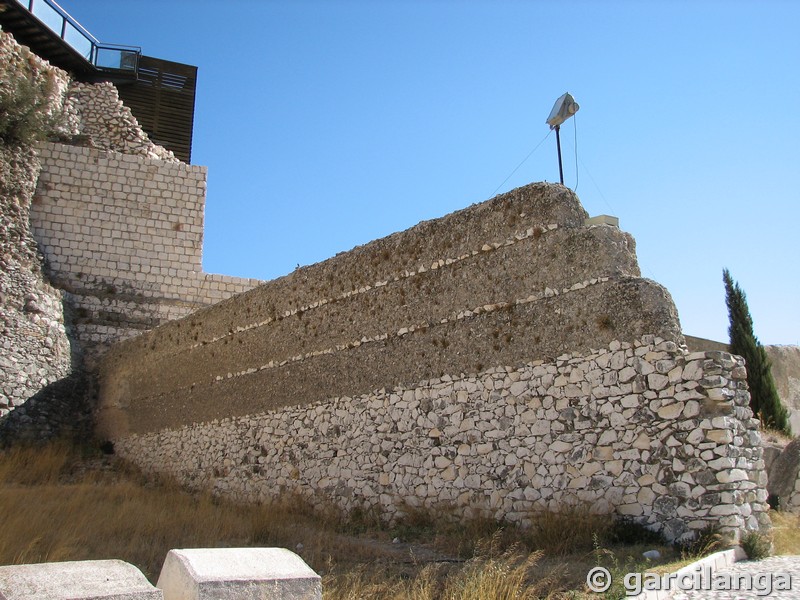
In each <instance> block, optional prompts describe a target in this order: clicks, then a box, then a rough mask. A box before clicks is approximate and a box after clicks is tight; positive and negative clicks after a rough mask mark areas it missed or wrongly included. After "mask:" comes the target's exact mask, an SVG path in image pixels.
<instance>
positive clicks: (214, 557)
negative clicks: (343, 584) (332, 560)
mask: <svg viewBox="0 0 800 600" xmlns="http://www.w3.org/2000/svg"><path fill="white" fill-rule="evenodd" d="M156 585H157V587H159V588H160V589H161V590H163V592H164V600H320V599H321V598H322V584H321V582H320V577H319V575H317V574H316V573H315V572H314V571H313V570H312V569H311V568H310V567H309V566H308V565H307V564H306V563H305V562H303V559H302V558H300V557H299V556H297V555H296V554H295V553H294V552H290V551H289V550H285V549H283V548H198V549H189V550H170V551H169V554H167V558H166V560H165V561H164V566H163V568H162V569H161V575H160V577H159V578H158V583H157V584H156Z"/></svg>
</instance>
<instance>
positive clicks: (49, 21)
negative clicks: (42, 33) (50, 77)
mask: <svg viewBox="0 0 800 600" xmlns="http://www.w3.org/2000/svg"><path fill="white" fill-rule="evenodd" d="M17 2H19V4H21V5H22V6H25V7H27V9H28V12H30V13H31V14H32V15H33V16H35V17H36V18H37V19H38V20H39V21H41V22H42V23H43V24H44V25H45V26H47V28H48V29H50V30H51V31H53V33H55V34H56V35H58V36H59V37H60V38H61V39H62V40H64V41H65V42H66V43H67V45H69V46H70V47H71V48H72V49H73V50H75V52H77V53H78V54H80V55H81V56H83V58H85V59H86V60H87V61H88V62H89V63H91V64H92V65H94V66H95V67H96V68H97V69H99V70H102V71H128V72H131V73H137V72H138V70H139V57H140V56H141V55H142V49H141V48H140V47H138V46H123V45H120V44H102V43H100V42H99V41H98V40H97V38H95V37H94V36H93V35H92V34H91V33H89V32H88V31H87V30H86V28H85V27H84V26H83V25H81V24H80V23H78V21H76V20H75V19H74V18H73V17H72V16H71V15H70V14H69V13H68V12H67V11H66V10H64V9H63V8H61V7H60V6H59V5H58V4H57V3H56V2H55V0H17Z"/></svg>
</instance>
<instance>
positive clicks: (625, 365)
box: [116, 336, 769, 540]
mask: <svg viewBox="0 0 800 600" xmlns="http://www.w3.org/2000/svg"><path fill="white" fill-rule="evenodd" d="M737 360H738V362H737ZM744 377H745V370H744V369H743V367H742V365H741V360H740V359H736V358H734V357H732V356H731V355H729V354H725V353H720V352H698V353H692V354H689V353H687V352H686V351H685V350H681V349H679V348H678V347H677V345H676V344H675V343H674V342H671V341H665V340H661V339H658V338H655V339H654V338H653V336H644V337H643V338H642V339H641V340H637V341H636V342H634V343H627V342H626V343H619V342H612V343H611V344H609V345H608V346H607V347H605V348H603V349H600V350H596V351H592V352H588V353H577V352H576V353H571V354H565V355H562V356H559V357H557V358H556V359H555V360H550V361H542V360H538V361H534V362H531V363H528V364H525V365H521V366H517V367H495V368H490V369H487V370H485V371H483V372H480V373H477V374H473V375H464V374H459V375H454V376H449V375H446V376H444V377H441V378H436V379H432V380H427V381H421V382H418V383H416V384H414V385H411V386H402V387H396V388H393V389H381V390H377V391H374V392H371V393H368V394H363V395H360V396H356V397H336V398H327V399H325V400H323V401H320V402H316V403H313V404H311V405H302V406H293V407H283V408H278V409H275V410H271V411H265V412H261V413H257V414H251V415H247V416H242V417H233V418H224V419H220V420H214V421H211V422H205V423H196V424H191V425H185V426H182V427H175V428H169V429H166V430H162V431H158V432H150V433H142V434H135V435H131V436H127V437H125V438H124V439H121V440H118V441H117V444H116V448H117V451H118V452H119V453H120V454H121V455H122V456H124V457H126V458H129V459H130V460H131V461H133V462H135V463H137V464H139V465H141V466H142V467H144V468H145V469H147V470H150V471H156V472H163V473H167V474H170V475H172V476H174V477H176V478H177V479H178V480H179V481H180V482H182V483H184V484H186V485H189V486H192V487H210V488H212V489H214V490H215V491H217V492H218V493H222V494H226V495H229V496H232V497H234V498H237V499H239V500H242V501H251V502H252V501H258V500H265V499H269V498H274V497H276V496H278V495H280V494H283V493H296V494H300V495H303V496H307V497H310V499H311V500H312V501H317V502H321V503H323V504H326V503H327V504H330V503H333V504H335V505H338V506H339V507H340V508H342V509H343V510H353V509H354V508H357V507H359V508H362V507H376V508H378V509H379V510H380V511H381V512H382V513H383V514H384V516H386V517H388V518H392V517H396V516H398V514H402V511H403V510H404V509H405V507H407V506H412V507H423V506H424V507H427V508H432V509H448V510H453V511H454V512H455V514H458V515H464V514H468V515H469V514H472V515H473V516H479V515H480V516H486V517H491V518H495V519H504V520H508V521H511V522H521V523H523V524H524V523H526V522H527V521H528V520H529V518H530V516H531V513H532V512H535V511H537V510H538V511H542V510H551V511H558V510H563V509H564V508H565V507H567V506H582V507H589V508H590V509H591V510H592V511H594V512H601V513H609V512H614V511H616V512H617V513H618V514H620V515H625V516H629V517H631V518H633V519H635V520H636V521H638V522H640V523H642V524H645V525H647V526H649V527H652V528H654V529H658V530H660V531H662V532H663V533H664V535H665V536H666V537H667V538H669V539H684V540H685V539H688V538H691V536H692V535H694V534H695V533H696V532H697V531H699V530H701V529H702V528H704V527H706V526H707V525H711V524H719V525H720V526H721V527H722V528H723V530H725V531H727V532H732V533H733V532H736V531H739V530H742V529H746V528H749V529H758V528H760V527H762V526H765V525H767V524H768V523H769V520H768V517H767V513H766V511H767V504H766V499H767V494H766V490H765V489H764V485H765V475H764V470H763V460H762V457H761V452H762V449H761V445H760V437H759V432H758V421H756V420H755V419H752V414H751V412H750V410H749V408H748V402H749V395H748V393H747V391H746V384H743V382H744Z"/></svg>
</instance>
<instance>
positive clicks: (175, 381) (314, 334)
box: [100, 184, 681, 437]
mask: <svg viewBox="0 0 800 600" xmlns="http://www.w3.org/2000/svg"><path fill="white" fill-rule="evenodd" d="M585 218H586V215H585V213H584V211H583V209H582V208H581V206H580V203H579V202H578V199H577V197H576V196H575V195H574V194H572V193H571V192H570V191H569V190H567V189H566V188H564V187H562V186H553V185H548V184H533V185H530V186H526V187H524V188H520V189H518V190H515V191H513V192H510V193H508V194H505V195H503V196H500V197H497V198H495V199H493V200H491V201H489V202H486V203H484V204H480V205H476V206H473V207H470V208H468V209H465V210H463V211H459V212H456V213H453V214H452V215H448V216H446V217H443V218H442V219H440V220H437V221H431V222H426V223H422V224H420V225H418V226H416V227H414V228H412V229H410V230H408V231H405V232H402V233H399V234H395V235H393V236H389V237H388V238H384V239H382V240H377V241H375V242H372V243H370V244H367V245H366V246H363V247H360V248H356V249H354V250H353V251H351V252H348V253H344V254H340V255H338V256H336V257H334V258H332V259H329V260H327V261H324V262H322V263H319V264H318V265H313V266H310V267H305V268H301V269H298V270H296V271H295V272H293V273H291V274H290V275H287V276H285V277H283V278H280V279H278V280H275V281H273V282H270V283H269V284H266V285H263V286H261V287H259V288H257V289H255V290H252V291H251V292H248V293H245V294H242V295H239V296H236V297H234V298H231V299H230V300H228V301H226V302H223V303H221V304H219V305H217V306H214V307H211V308H209V309H206V310H203V311H200V312H198V313H195V314H194V315H193V316H192V317H190V318H188V319H184V320H180V321H176V322H174V323H171V324H168V325H166V326H164V327H162V328H159V329H158V331H156V332H151V333H149V334H145V335H144V336H141V337H139V338H137V339H135V340H131V341H129V342H127V343H125V344H122V345H120V346H118V347H115V348H114V349H112V350H111V352H110V354H109V355H108V356H107V357H105V358H104V359H103V363H102V365H101V368H100V370H101V372H102V375H103V381H104V383H103V384H102V389H101V396H102V399H103V400H102V402H103V407H102V411H101V421H102V425H103V427H105V428H106V429H107V433H108V435H109V436H111V437H119V436H120V435H125V434H127V433H128V432H135V433H142V432H145V431H152V430H157V429H159V428H163V427H168V426H169V427H172V426H177V425H182V424H185V423H187V422H190V421H206V420H211V419H215V418H222V417H225V416H233V415H246V414H252V413H254V412H260V411H263V410H265V409H267V408H277V407H279V406H285V405H294V404H307V403H310V402H316V401H320V400H323V399H325V398H328V397H332V396H344V395H358V394H363V393H367V392H369V391H371V390H373V389H377V388H381V387H392V386H395V385H399V384H412V383H414V382H416V381H420V380H423V379H430V378H433V377H439V376H441V375H443V374H457V373H461V372H464V373H469V372H478V371H482V370H483V369H485V368H486V367H489V366H492V365H501V364H516V363H517V362H520V361H527V360H531V359H536V358H544V357H555V356H558V355H559V354H561V353H562V352H563V351H564V349H570V350H578V351H581V350H588V349H589V348H591V347H597V346H598V345H603V344H608V343H609V342H611V341H612V340H614V339H620V340H622V341H633V340H634V339H637V338H638V337H639V336H641V335H643V334H645V333H654V334H656V335H659V336H661V337H664V338H665V339H671V340H676V341H680V337H681V334H680V325H679V323H678V319H677V314H676V313H675V310H674V306H673V305H672V301H671V299H670V298H669V294H668V293H667V292H666V290H664V289H663V288H662V287H661V286H659V285H657V284H655V283H653V282H651V281H648V280H644V279H641V278H639V277H638V274H639V273H638V267H637V265H636V258H635V253H634V244H633V239H632V238H631V237H630V236H629V235H628V234H626V233H623V232H621V231H620V230H619V229H618V228H616V227H610V226H592V227H586V226H584V225H583V223H584V220H585ZM123 404H124V405H125V406H131V407H135V409H131V410H127V409H126V408H124V407H123V408H120V406H122V405H123Z"/></svg>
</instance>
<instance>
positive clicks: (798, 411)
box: [764, 346, 800, 435]
mask: <svg viewBox="0 0 800 600" xmlns="http://www.w3.org/2000/svg"><path fill="white" fill-rule="evenodd" d="M764 350H766V351H767V356H768V357H769V360H770V362H771V363H772V377H773V379H775V387H776V388H777V389H778V395H779V396H780V398H781V401H782V402H783V405H784V406H785V407H786V410H788V411H789V424H790V425H791V427H792V433H793V435H800V346H765V347H764Z"/></svg>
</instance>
